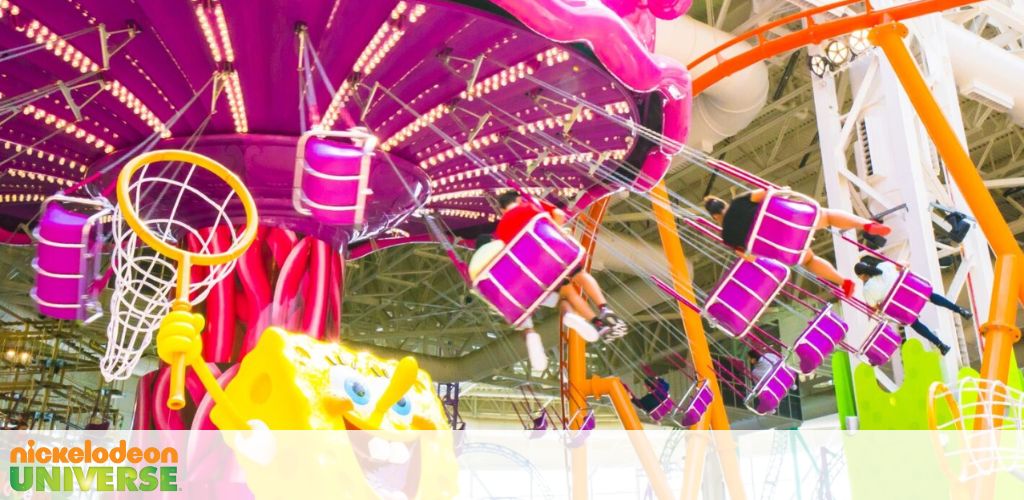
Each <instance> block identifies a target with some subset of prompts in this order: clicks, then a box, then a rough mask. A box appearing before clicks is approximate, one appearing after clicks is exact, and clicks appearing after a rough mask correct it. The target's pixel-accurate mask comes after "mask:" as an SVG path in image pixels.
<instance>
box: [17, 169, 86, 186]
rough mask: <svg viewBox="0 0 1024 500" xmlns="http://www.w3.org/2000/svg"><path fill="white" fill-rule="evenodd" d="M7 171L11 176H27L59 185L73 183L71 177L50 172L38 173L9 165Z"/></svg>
mask: <svg viewBox="0 0 1024 500" xmlns="http://www.w3.org/2000/svg"><path fill="white" fill-rule="evenodd" d="M7 172H8V173H9V174H11V175H13V176H17V177H21V178H22V179H25V178H27V179H29V180H33V181H34V180H40V181H46V182H49V183H50V184H57V185H59V186H71V185H73V184H74V183H75V181H73V180H71V179H65V178H63V177H57V176H55V175H50V174H43V173H39V172H33V171H31V170H22V169H20V168H13V167H9V168H8V169H7Z"/></svg>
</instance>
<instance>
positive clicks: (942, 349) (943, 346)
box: [939, 344, 952, 356]
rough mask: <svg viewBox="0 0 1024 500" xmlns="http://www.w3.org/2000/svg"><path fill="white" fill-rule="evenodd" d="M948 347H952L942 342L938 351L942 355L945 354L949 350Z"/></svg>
mask: <svg viewBox="0 0 1024 500" xmlns="http://www.w3.org/2000/svg"><path fill="white" fill-rule="evenodd" d="M950 349H952V347H949V346H948V345H946V344H942V345H940V346H939V352H940V353H942V355H943V356H945V355H946V353H947V352H949V350H950Z"/></svg>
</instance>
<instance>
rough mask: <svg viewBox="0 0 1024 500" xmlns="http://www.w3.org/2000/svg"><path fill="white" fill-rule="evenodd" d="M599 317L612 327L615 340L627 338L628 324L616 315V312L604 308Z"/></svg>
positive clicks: (606, 307)
mask: <svg viewBox="0 0 1024 500" xmlns="http://www.w3.org/2000/svg"><path fill="white" fill-rule="evenodd" d="M597 317H598V318H600V319H601V321H603V322H605V323H606V324H608V325H610V326H611V328H612V332H611V335H612V338H613V340H614V339H617V338H619V337H622V336H625V335H626V333H628V328H627V325H626V322H625V321H622V318H620V317H619V316H618V315H617V314H615V311H612V310H611V309H609V308H608V306H605V307H602V308H601V312H600V313H598V315H597Z"/></svg>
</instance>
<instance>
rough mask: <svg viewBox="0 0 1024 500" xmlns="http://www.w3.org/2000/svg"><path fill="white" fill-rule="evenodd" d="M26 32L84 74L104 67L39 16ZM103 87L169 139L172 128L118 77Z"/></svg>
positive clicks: (26, 35) (29, 36) (26, 28)
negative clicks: (40, 20)
mask: <svg viewBox="0 0 1024 500" xmlns="http://www.w3.org/2000/svg"><path fill="white" fill-rule="evenodd" d="M7 3H8V5H9V6H10V8H11V9H14V8H17V6H14V5H12V4H11V3H10V2H9V1H8V2H7ZM24 34H25V37H26V38H28V39H29V40H32V41H34V42H35V43H36V44H37V45H41V46H43V48H45V49H46V50H47V51H48V52H52V53H53V55H54V56H56V57H58V58H61V59H62V60H63V61H64V62H65V63H67V64H68V65H69V66H71V67H72V68H74V69H76V70H78V71H79V72H81V73H88V72H90V71H91V72H97V71H99V70H100V69H101V67H100V65H99V64H97V63H96V62H95V61H93V60H92V59H91V58H90V57H89V56H87V55H85V53H84V52H82V51H81V50H79V49H78V48H77V47H75V46H74V45H73V44H72V43H71V42H69V41H67V40H66V39H64V38H63V37H62V36H60V35H58V34H57V33H56V32H54V31H53V30H51V29H50V28H49V27H48V26H46V25H45V24H42V23H41V22H39V20H37V19H34V20H32V22H30V23H28V25H27V26H26V27H25V28H24ZM103 89H104V90H106V91H107V92H109V93H110V94H111V95H113V96H114V97H115V98H116V99H117V100H118V101H120V102H121V104H124V105H125V107H126V108H128V110H129V111H131V112H132V113H133V114H135V116H136V117H138V118H139V119H140V120H142V121H143V122H145V124H146V126H148V127H150V128H151V129H153V131H154V132H157V133H159V134H160V135H161V137H164V138H167V137H170V136H171V132H170V130H169V129H168V128H167V126H166V125H165V124H164V123H163V122H162V121H161V120H160V119H159V118H157V116H156V114H154V113H153V112H152V111H151V110H150V109H149V108H148V107H147V106H146V105H145V104H144V103H143V102H142V100H140V99H139V98H138V97H136V96H135V94H133V93H132V92H131V91H130V90H128V88H127V87H125V86H124V85H123V84H121V82H119V81H117V80H113V81H108V82H106V83H105V84H104V86H103ZM78 138H79V139H80V138H81V136H78Z"/></svg>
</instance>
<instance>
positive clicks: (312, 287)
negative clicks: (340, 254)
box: [302, 239, 331, 340]
mask: <svg viewBox="0 0 1024 500" xmlns="http://www.w3.org/2000/svg"><path fill="white" fill-rule="evenodd" d="M310 247H311V248H310V258H309V264H310V265H309V273H308V275H307V278H306V293H305V296H304V297H303V305H302V331H304V332H306V335H309V336H310V337H313V338H315V339H317V340H320V339H322V338H324V327H325V326H326V325H327V308H328V304H327V286H328V285H329V284H330V280H331V278H330V272H331V267H330V266H331V260H330V259H331V247H330V245H328V244H327V242H325V241H323V240H318V239H317V240H312V242H311V243H310Z"/></svg>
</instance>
